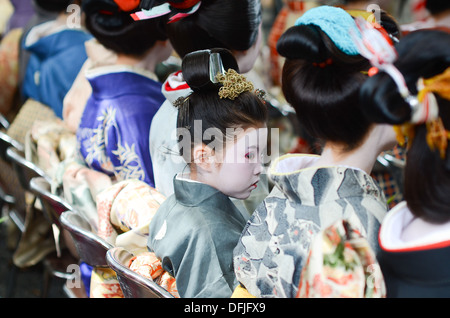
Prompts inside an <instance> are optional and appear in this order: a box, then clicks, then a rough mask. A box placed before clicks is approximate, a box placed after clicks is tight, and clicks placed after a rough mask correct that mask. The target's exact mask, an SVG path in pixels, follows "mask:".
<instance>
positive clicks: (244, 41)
mask: <svg viewBox="0 0 450 318" xmlns="http://www.w3.org/2000/svg"><path fill="white" fill-rule="evenodd" d="M164 2H168V3H169V4H171V6H172V7H173V8H174V12H173V14H172V16H173V15H174V14H176V13H178V12H183V11H187V10H190V9H191V8H192V7H193V6H194V5H196V4H198V3H199V2H200V1H195V0H194V1H193V0H174V1H161V0H145V1H141V4H142V5H143V6H144V7H145V8H151V7H153V6H156V5H159V4H161V3H164ZM177 8H179V9H177ZM261 19H262V8H261V2H260V0H226V1H223V0H203V1H201V4H200V6H199V8H198V10H197V11H196V12H195V13H193V14H191V15H189V16H187V17H184V18H182V19H180V20H178V21H176V22H173V23H168V24H166V32H167V35H168V37H169V39H170V40H171V43H172V46H173V48H174V50H175V51H176V52H177V53H178V55H179V56H180V57H181V58H183V57H184V56H185V55H186V54H187V53H189V52H193V51H197V50H202V49H208V48H213V47H221V48H226V49H229V50H238V51H245V50H248V49H249V48H250V47H251V46H252V45H253V44H254V43H255V41H256V39H257V36H258V32H259V25H260V23H261Z"/></svg>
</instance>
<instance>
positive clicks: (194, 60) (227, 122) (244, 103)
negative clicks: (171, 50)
mask: <svg viewBox="0 0 450 318" xmlns="http://www.w3.org/2000/svg"><path fill="white" fill-rule="evenodd" d="M211 53H219V54H220V56H221V59H222V62H223V66H224V69H225V70H229V69H233V70H235V71H237V72H239V68H238V65H237V62H236V60H235V58H234V57H233V55H232V54H231V52H230V51H229V50H226V49H218V48H214V49H211V50H201V51H195V52H191V53H189V54H187V55H186V56H185V57H184V58H183V61H182V73H183V77H184V79H185V80H186V82H187V84H188V85H189V87H190V88H191V89H192V91H193V92H192V93H191V94H190V95H189V96H188V97H187V98H185V97H182V98H181V99H179V100H178V101H177V103H175V104H176V105H177V107H179V111H178V121H177V128H186V129H188V130H189V133H190V137H191V140H190V145H194V144H195V142H199V141H202V142H204V143H205V144H207V143H208V142H209V141H205V140H203V138H204V136H205V134H204V133H205V131H206V130H207V129H218V130H219V131H220V132H221V133H222V136H223V137H224V140H223V141H224V142H225V139H226V136H227V131H226V130H227V128H243V129H246V128H249V127H259V126H263V125H265V124H266V122H267V112H268V111H267V106H266V104H265V102H264V101H263V100H262V99H261V98H260V97H259V96H257V94H256V93H255V92H253V91H252V92H250V91H246V92H244V93H241V94H239V96H237V97H236V98H235V99H234V100H231V99H229V98H221V97H219V90H220V88H221V86H222V84H220V83H216V84H215V83H212V82H211V81H210V77H209V76H210V71H209V64H210V63H209V61H210V54H211ZM197 120H201V124H202V130H201V131H196V129H194V127H195V123H194V122H195V121H197ZM200 134H201V135H200ZM181 155H183V156H184V157H185V158H184V159H185V160H186V162H190V161H189V160H190V159H191V158H186V156H187V155H186V153H182V154H181Z"/></svg>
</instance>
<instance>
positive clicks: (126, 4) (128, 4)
mask: <svg viewBox="0 0 450 318" xmlns="http://www.w3.org/2000/svg"><path fill="white" fill-rule="evenodd" d="M114 2H115V3H116V4H117V6H118V7H119V9H120V10H122V11H125V12H130V11H133V10H134V9H136V8H137V7H139V0H114Z"/></svg>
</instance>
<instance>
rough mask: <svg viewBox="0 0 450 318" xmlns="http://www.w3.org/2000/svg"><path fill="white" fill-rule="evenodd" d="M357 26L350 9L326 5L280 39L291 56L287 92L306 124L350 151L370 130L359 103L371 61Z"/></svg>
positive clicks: (392, 25) (287, 64) (391, 26)
mask: <svg viewBox="0 0 450 318" xmlns="http://www.w3.org/2000/svg"><path fill="white" fill-rule="evenodd" d="M381 19H382V22H383V21H389V29H390V30H391V32H398V29H397V28H396V27H395V25H396V24H395V23H394V21H393V20H392V18H390V17H389V16H387V15H385V14H383V15H382V18H381ZM352 28H353V29H354V28H356V24H355V22H354V19H353V17H351V16H350V14H348V13H347V12H346V11H344V10H343V9H340V8H337V7H330V6H321V7H316V8H313V9H310V10H308V11H307V12H306V13H305V14H304V15H303V16H302V17H300V18H299V19H298V20H297V22H296V25H294V26H293V27H291V28H289V29H288V30H286V31H285V33H284V34H283V35H282V36H281V37H280V39H279V40H278V43H277V51H278V52H279V54H280V55H281V56H283V57H285V58H286V60H285V64H284V67H283V72H282V91H283V94H284V96H285V98H286V100H287V101H288V103H290V104H291V105H292V106H293V107H294V109H295V111H296V114H297V117H298V119H299V122H300V124H301V125H302V126H303V127H304V128H305V130H306V131H307V132H308V133H309V134H310V135H311V136H312V137H313V138H317V139H319V140H322V141H332V142H335V143H339V144H342V145H343V146H345V149H346V150H352V149H354V148H356V147H358V146H359V145H360V144H361V142H362V141H363V139H364V137H365V136H366V134H367V133H368V131H369V128H370V122H369V121H368V120H367V119H366V117H365V116H364V115H363V113H362V111H361V109H360V107H359V104H360V101H359V89H360V87H361V85H362V84H363V83H364V81H365V80H366V79H367V71H368V69H369V68H370V63H369V61H368V60H367V59H366V58H364V57H362V56H361V55H360V54H359V53H358V52H357V50H356V48H355V47H353V44H352V39H351V36H350V34H349V29H352ZM324 29H326V30H325V31H324Z"/></svg>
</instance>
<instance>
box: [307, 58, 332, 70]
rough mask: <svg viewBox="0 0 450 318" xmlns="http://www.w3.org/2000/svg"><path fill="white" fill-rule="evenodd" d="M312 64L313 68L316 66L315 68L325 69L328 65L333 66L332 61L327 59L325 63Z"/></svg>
mask: <svg viewBox="0 0 450 318" xmlns="http://www.w3.org/2000/svg"><path fill="white" fill-rule="evenodd" d="M312 64H313V65H314V66H316V67H320V68H325V67H327V66H328V65H331V64H333V60H332V59H331V58H328V59H326V61H325V62H321V63H316V62H314V63H312Z"/></svg>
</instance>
